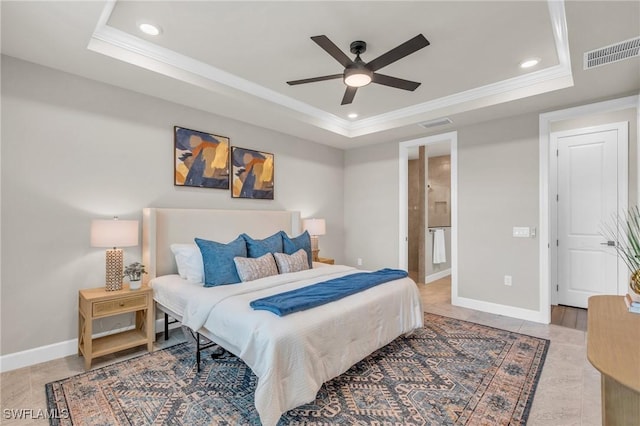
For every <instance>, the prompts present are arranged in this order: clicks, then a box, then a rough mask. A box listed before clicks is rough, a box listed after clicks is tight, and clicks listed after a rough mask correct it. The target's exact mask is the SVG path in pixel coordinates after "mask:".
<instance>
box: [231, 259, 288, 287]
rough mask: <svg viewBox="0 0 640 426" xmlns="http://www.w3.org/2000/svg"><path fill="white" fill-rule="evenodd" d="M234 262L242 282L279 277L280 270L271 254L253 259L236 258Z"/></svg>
mask: <svg viewBox="0 0 640 426" xmlns="http://www.w3.org/2000/svg"><path fill="white" fill-rule="evenodd" d="M233 262H234V263H235V264H236V270H237V271H238V275H239V276H240V279H241V280H242V282H245V281H253V280H257V279H258V278H264V277H270V276H271V275H278V268H277V267H276V262H275V261H274V260H273V256H272V255H271V253H267V254H265V255H264V256H260V257H256V258H253V259H252V258H248V257H234V258H233Z"/></svg>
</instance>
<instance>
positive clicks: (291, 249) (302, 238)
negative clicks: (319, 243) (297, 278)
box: [280, 231, 313, 273]
mask: <svg viewBox="0 0 640 426" xmlns="http://www.w3.org/2000/svg"><path fill="white" fill-rule="evenodd" d="M282 244H283V246H284V252H285V254H294V253H295V252H297V251H298V250H300V249H303V250H304V251H306V252H307V260H308V263H309V268H311V267H312V265H313V263H312V259H313V257H312V256H311V237H310V236H309V233H308V232H307V231H304V232H303V233H302V234H300V235H298V236H297V237H295V238H291V237H289V236H288V235H287V234H285V233H284V232H283V233H282ZM280 273H282V271H281V272H280Z"/></svg>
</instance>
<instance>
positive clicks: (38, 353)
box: [0, 318, 180, 373]
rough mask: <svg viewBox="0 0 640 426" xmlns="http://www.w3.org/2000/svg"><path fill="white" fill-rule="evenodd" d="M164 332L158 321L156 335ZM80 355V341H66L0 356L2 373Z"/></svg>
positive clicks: (158, 320)
mask: <svg viewBox="0 0 640 426" xmlns="http://www.w3.org/2000/svg"><path fill="white" fill-rule="evenodd" d="M178 327H180V323H174V324H169V328H170V329H174V328H178ZM131 328H133V326H129V327H123V328H119V329H115V330H110V331H108V332H103V333H98V334H96V335H94V336H93V337H94V338H97V337H102V336H107V335H109V334H114V333H119V332H121V331H126V330H129V329H131ZM162 332H164V319H163V318H159V319H156V333H162ZM77 353H78V339H71V340H66V341H64V342H58V343H53V344H51V345H46V346H40V347H37V348H33V349H27V350H26V351H21V352H15V353H12V354H7V355H2V356H0V373H4V372H5V371H11V370H17V369H18V368H23V367H29V366H31V365H35V364H40V363H42V362H47V361H52V360H54V359H58V358H64V357H66V356H69V355H76V354H77Z"/></svg>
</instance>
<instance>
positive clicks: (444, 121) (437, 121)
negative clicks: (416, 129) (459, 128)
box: [418, 117, 453, 129]
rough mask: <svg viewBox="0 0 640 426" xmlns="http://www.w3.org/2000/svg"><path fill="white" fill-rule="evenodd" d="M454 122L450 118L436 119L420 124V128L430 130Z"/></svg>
mask: <svg viewBox="0 0 640 426" xmlns="http://www.w3.org/2000/svg"><path fill="white" fill-rule="evenodd" d="M451 123H453V121H451V119H450V118H449V117H443V118H436V119H435V120H429V121H425V122H423V123H418V126H420V127H424V128H425V129H430V128H432V127H438V126H444V125H446V124H451Z"/></svg>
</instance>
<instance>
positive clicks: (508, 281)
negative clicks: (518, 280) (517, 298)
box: [504, 275, 512, 286]
mask: <svg viewBox="0 0 640 426" xmlns="http://www.w3.org/2000/svg"><path fill="white" fill-rule="evenodd" d="M511 282H512V280H511V275H505V276H504V285H508V286H511Z"/></svg>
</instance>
